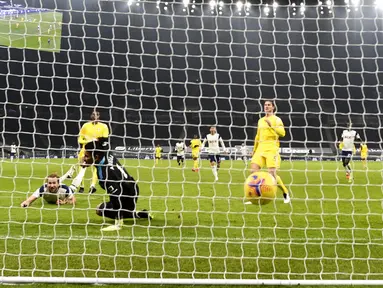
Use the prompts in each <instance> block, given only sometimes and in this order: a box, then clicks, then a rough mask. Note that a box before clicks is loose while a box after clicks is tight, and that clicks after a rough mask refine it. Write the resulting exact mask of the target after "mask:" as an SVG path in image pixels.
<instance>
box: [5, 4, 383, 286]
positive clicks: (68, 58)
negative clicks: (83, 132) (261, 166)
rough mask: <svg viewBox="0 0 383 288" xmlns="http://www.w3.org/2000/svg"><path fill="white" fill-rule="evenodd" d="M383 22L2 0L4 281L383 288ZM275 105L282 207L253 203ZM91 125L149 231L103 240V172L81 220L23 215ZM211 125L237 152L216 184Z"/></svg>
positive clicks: (231, 8) (126, 229)
mask: <svg viewBox="0 0 383 288" xmlns="http://www.w3.org/2000/svg"><path fill="white" fill-rule="evenodd" d="M382 8H383V2H382V1H376V2H373V1H367V0H366V1H365V2H364V1H363V0H361V1H357V0H349V1H344V2H342V1H335V2H334V1H317V2H316V1H307V2H302V1H290V2H288V1H282V0H281V1H278V2H271V1H263V2H262V3H260V1H253V0H250V1H248V2H245V1H238V2H228V1H219V2H216V1H214V0H212V1H210V2H201V1H199V0H190V1H188V0H184V1H175V2H171V1H168V2H166V1H138V0H128V1H113V0H110V1H96V0H66V1H62V0H56V1H48V0H41V1H34V0H5V1H0V45H1V47H0V67H1V68H0V86H1V92H0V103H1V108H0V113H1V117H0V121H1V122H0V123H1V127H2V133H1V138H0V143H1V148H2V154H1V155H2V159H1V162H0V164H1V165H0V168H1V169H0V177H1V185H0V197H1V202H0V208H1V209H0V215H1V218H0V219H1V220H0V221H1V225H0V253H1V258H2V261H0V268H1V275H0V276H1V278H0V281H2V282H29V283H30V282H31V281H37V282H66V283H67V282H77V283H119V282H120V283H185V284H186V283H194V284H203V283H205V284H208V283H210V284H224V283H226V284H229V283H231V284H241V283H242V284H257V283H258V284H259V283H275V284H294V283H295V284H297V283H301V284H304V283H312V284H318V283H319V284H326V283H330V282H326V280H328V281H333V280H337V281H338V282H336V281H335V282H331V283H333V284H344V283H349V284H352V283H354V284H355V283H360V284H371V283H372V282H368V281H376V282H375V283H381V281H382V280H383V270H382V268H381V265H380V263H381V261H382V253H381V250H382V247H383V238H382V228H383V224H382V205H381V199H382V196H383V195H382V190H381V170H382V165H381V162H380V160H381V151H382V150H381V147H380V142H381V139H382V137H381V129H380V128H381V120H382V119H381V107H382V106H381V105H382V103H381V97H380V93H381V92H382V90H381V81H382V73H381V68H382V67H383V60H382V55H383V48H382V47H383V46H382V43H383V33H382V30H383V24H382V23H383V22H382V17H383V10H382ZM266 99H273V100H275V103H276V108H277V115H278V116H279V117H280V118H281V120H282V121H283V123H284V126H285V130H286V136H285V137H283V138H281V142H280V143H281V148H280V156H281V158H282V163H281V167H280V169H278V172H277V173H278V175H279V176H280V177H281V179H282V181H283V182H284V184H285V186H286V187H287V189H288V191H289V193H290V196H291V202H290V203H286V204H285V203H284V199H283V197H282V192H280V191H278V194H277V198H276V200H275V201H273V202H271V203H269V204H268V205H263V206H259V205H247V203H246V200H245V199H244V188H243V186H244V181H245V179H246V178H247V177H248V175H249V174H250V166H251V164H250V162H251V161H250V159H251V156H252V149H253V144H254V137H255V134H256V128H257V122H258V120H259V119H260V117H262V116H263V115H264V111H263V103H264V100H266ZM95 109H96V110H97V111H99V112H100V115H101V122H103V123H106V124H107V125H108V127H109V131H110V143H111V150H112V152H113V153H114V155H115V156H116V157H117V158H118V159H119V160H120V162H121V163H122V164H123V166H124V167H125V168H126V170H127V171H128V172H129V174H131V175H132V176H133V177H134V178H135V179H136V180H137V183H138V185H139V187H140V196H139V199H138V202H137V210H142V209H147V210H148V211H150V213H151V214H153V216H154V218H153V219H152V220H150V221H148V220H145V219H135V220H128V219H126V220H125V223H124V226H123V228H122V229H121V230H119V231H101V230H100V229H101V228H104V227H108V226H109V225H111V224H114V221H113V219H109V218H105V217H101V216H99V215H97V214H96V213H95V211H96V207H97V206H98V205H99V204H100V203H103V202H107V201H109V200H108V199H109V196H108V194H107V192H106V191H104V190H103V189H102V188H101V187H100V186H99V185H97V186H96V187H95V188H96V189H97V191H96V192H95V193H93V194H89V193H88V189H89V187H90V183H91V178H92V169H91V168H88V169H87V170H86V174H85V177H84V181H85V186H84V188H85V190H84V193H78V192H77V191H76V193H75V196H76V198H77V202H76V204H75V205H70V204H66V205H59V206H58V205H56V204H49V203H47V202H46V201H44V200H43V199H41V198H38V199H36V201H34V202H33V203H32V204H31V205H30V206H29V207H26V208H22V207H20V206H21V203H22V202H23V201H25V200H26V199H28V197H30V196H31V195H32V194H33V192H34V191H35V190H36V189H38V188H39V187H40V186H41V185H42V184H43V183H44V181H45V178H46V177H47V175H49V174H51V173H53V172H57V173H58V174H59V175H63V174H64V173H65V172H67V171H68V169H69V168H70V167H71V166H72V165H75V164H76V163H78V160H77V156H78V153H79V144H78V139H77V137H78V135H79V131H80V128H81V126H82V125H83V124H84V123H85V122H87V121H90V120H91V118H90V117H91V113H92V111H93V110H95ZM349 123H352V129H353V130H355V131H356V132H357V133H358V134H359V135H360V138H361V139H362V140H361V141H362V142H366V143H367V147H368V156H367V161H361V156H363V155H361V154H360V142H361V141H356V142H355V153H354V155H353V157H352V160H351V162H350V164H349V165H350V167H349V168H347V167H346V168H347V169H351V170H352V171H351V172H352V174H351V175H349V177H348V178H350V179H347V178H346V170H345V168H344V167H343V165H342V162H341V161H340V159H341V156H342V154H341V152H340V150H339V147H338V142H339V141H340V140H341V134H342V131H343V130H345V129H348V128H349ZM211 126H215V127H216V128H217V131H218V133H219V134H220V136H221V137H222V139H223V142H224V144H225V146H226V150H227V151H226V153H222V154H221V159H222V161H221V163H220V168H219V169H218V171H217V169H216V168H212V167H210V162H209V160H208V159H209V158H208V154H207V151H206V148H204V149H203V150H202V153H201V155H200V159H199V160H198V161H197V162H196V163H194V162H193V160H192V155H191V152H192V151H191V150H190V148H189V144H190V141H191V140H192V139H193V138H194V135H196V137H197V138H198V139H201V140H203V139H204V138H205V136H206V135H207V134H208V133H209V129H210V127H211ZM177 142H184V143H185V144H186V146H187V148H186V153H185V161H184V162H183V163H178V162H177V154H176V152H175V145H176V143H177ZM12 145H14V146H12ZM157 145H159V146H160V147H161V148H162V152H161V155H157V154H156V151H155V147H156V146H157ZM242 145H244V147H247V152H244V154H246V155H243V154H242V152H243V150H241V147H242ZM178 156H179V155H178ZM242 156H246V158H247V159H245V161H244V160H243V157H242ZM157 157H158V158H159V159H156V158H157ZM194 165H195V166H194ZM265 169H266V167H265ZM216 171H217V173H218V179H217V180H215V176H214V173H215V172H216ZM349 172H350V171H349ZM74 176H76V174H74V175H73V177H74ZM64 184H67V185H68V186H69V185H70V184H71V179H67V180H65V181H64ZM31 277H32V278H31ZM310 281H312V282H310ZM342 281H343V282H342ZM353 281H360V282H353Z"/></svg>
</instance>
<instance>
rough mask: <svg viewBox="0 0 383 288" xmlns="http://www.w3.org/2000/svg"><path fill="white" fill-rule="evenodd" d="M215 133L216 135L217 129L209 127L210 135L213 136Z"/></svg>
mask: <svg viewBox="0 0 383 288" xmlns="http://www.w3.org/2000/svg"><path fill="white" fill-rule="evenodd" d="M215 133H217V128H216V127H215V126H211V127H210V134H211V135H214V134H215Z"/></svg>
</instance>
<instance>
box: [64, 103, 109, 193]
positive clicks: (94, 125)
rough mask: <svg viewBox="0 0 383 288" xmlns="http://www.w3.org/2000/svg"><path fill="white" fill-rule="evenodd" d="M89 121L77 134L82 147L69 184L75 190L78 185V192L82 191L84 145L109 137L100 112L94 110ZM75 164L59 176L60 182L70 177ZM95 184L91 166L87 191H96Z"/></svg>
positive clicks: (84, 168)
mask: <svg viewBox="0 0 383 288" xmlns="http://www.w3.org/2000/svg"><path fill="white" fill-rule="evenodd" d="M90 119H91V121H89V122H86V123H85V124H84V125H83V126H82V127H81V130H80V133H79V136H78V140H77V141H78V144H80V146H81V147H82V148H81V150H80V153H79V154H78V162H79V164H80V167H79V171H78V174H77V176H76V178H74V179H73V181H72V184H71V186H70V187H71V189H72V190H73V191H76V190H77V189H78V187H79V186H80V189H79V191H78V192H79V193H83V192H84V176H85V171H86V167H82V166H81V164H82V162H83V157H84V153H85V145H86V144H87V143H89V142H92V141H94V140H95V139H98V138H100V137H104V138H107V137H109V128H108V126H107V125H106V124H104V123H101V122H100V112H98V111H96V110H94V111H93V112H92V114H91V116H90ZM75 168H76V166H72V167H71V168H70V169H69V171H68V172H67V173H65V174H64V176H62V177H61V182H62V181H64V180H65V179H67V178H70V177H72V175H73V173H74V170H75ZM96 184H97V171H96V169H95V168H94V167H92V183H91V185H90V188H89V193H94V192H96V191H97V190H96Z"/></svg>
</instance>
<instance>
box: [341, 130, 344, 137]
mask: <svg viewBox="0 0 383 288" xmlns="http://www.w3.org/2000/svg"><path fill="white" fill-rule="evenodd" d="M340 137H341V138H343V137H344V130H343V132H342V135H341V136H340Z"/></svg>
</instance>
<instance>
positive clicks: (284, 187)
mask: <svg viewBox="0 0 383 288" xmlns="http://www.w3.org/2000/svg"><path fill="white" fill-rule="evenodd" d="M276 180H277V184H278V187H279V188H280V189H282V191H283V194H288V193H289V190H287V188H286V186H285V184H283V181H282V179H281V177H279V176H277V178H276ZM283 196H284V195H283Z"/></svg>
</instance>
